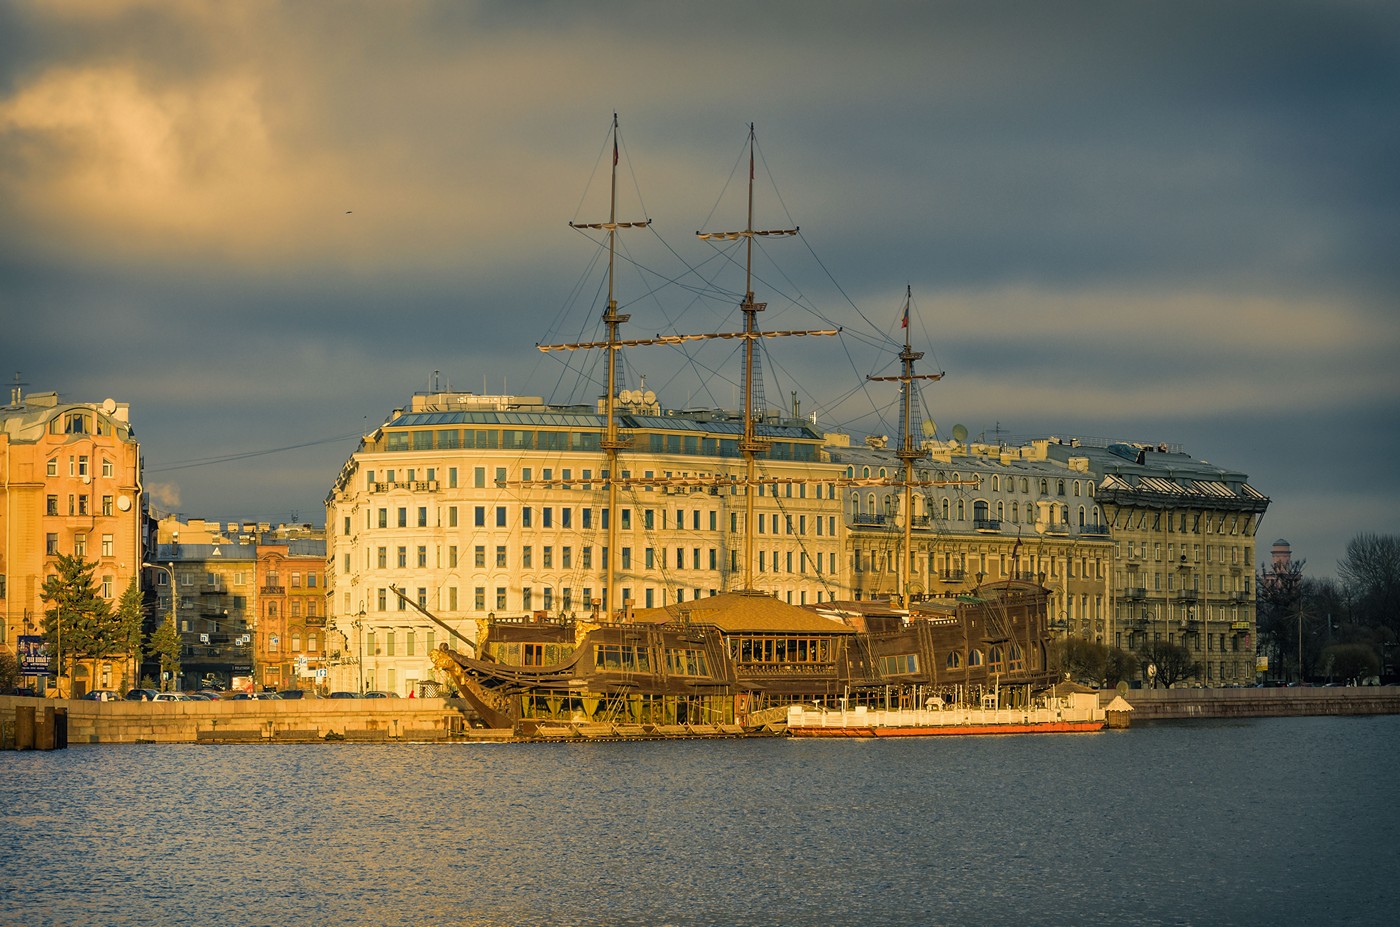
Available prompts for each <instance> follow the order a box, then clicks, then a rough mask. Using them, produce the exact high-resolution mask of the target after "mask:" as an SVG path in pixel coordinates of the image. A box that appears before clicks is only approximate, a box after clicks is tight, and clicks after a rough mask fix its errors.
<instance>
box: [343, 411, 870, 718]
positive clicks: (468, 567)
mask: <svg viewBox="0 0 1400 927" xmlns="http://www.w3.org/2000/svg"><path fill="white" fill-rule="evenodd" d="M619 417H620V421H619V424H620V426H621V429H622V431H623V433H624V434H625V435H626V436H627V437H628V439H629V441H630V444H629V446H628V447H625V448H623V449H622V450H621V451H620V453H619V461H620V463H619V467H618V469H619V471H620V472H619V482H620V494H619V500H618V504H617V509H616V517H617V519H618V524H617V526H616V529H617V531H616V537H617V542H616V544H617V548H618V549H617V551H616V552H614V551H612V550H609V549H608V541H607V538H608V536H609V524H608V519H609V517H610V516H609V514H608V508H607V503H606V490H605V484H604V482H603V480H604V478H605V477H606V476H608V474H607V473H606V467H605V465H604V463H603V461H604V455H603V452H602V450H601V443H602V438H603V435H604V432H605V428H604V425H605V422H604V419H603V416H602V415H600V414H598V412H597V411H596V410H594V409H591V408H589V407H586V406H584V407H578V406H570V407H560V406H547V405H545V404H544V403H543V402H541V401H540V400H539V399H533V398H528V397H507V396H475V395H472V394H462V393H434V394H426V395H418V396H415V397H414V398H413V402H412V405H411V406H410V408H409V409H407V410H403V411H398V412H396V413H395V414H394V415H393V416H391V417H390V419H389V421H387V422H386V423H385V424H384V425H383V426H381V427H380V428H378V429H377V430H376V431H375V432H374V433H373V434H371V435H368V436H366V437H365V439H364V440H363V441H362V442H361V446H360V448H359V449H358V450H357V451H356V452H355V454H354V455H353V456H352V457H351V458H350V460H349V461H348V462H347V463H346V465H345V467H344V469H343V470H342V472H341V474H340V476H339V477H338V478H337V480H336V482H335V486H334V487H333V489H332V491H331V493H330V495H329V497H328V498H327V501H326V519H327V521H326V524H327V547H328V556H329V558H330V578H329V582H330V592H329V595H330V600H331V601H330V615H331V618H332V620H333V621H334V623H335V627H336V629H337V630H338V631H339V632H340V633H341V639H342V641H343V646H344V651H343V653H342V656H341V663H340V665H339V666H338V667H337V668H336V670H335V675H334V676H333V679H332V687H333V688H343V689H351V690H354V689H358V688H361V687H363V688H364V689H367V690H373V689H383V690H390V691H398V692H401V693H406V692H408V691H410V690H411V688H412V685H413V684H414V682H415V681H417V680H421V679H424V678H425V677H426V673H427V666H428V660H427V657H426V653H427V651H428V650H429V649H431V648H432V647H433V646H434V645H435V644H436V643H440V642H444V641H445V640H447V638H448V636H449V635H448V633H447V631H446V630H444V629H443V628H441V627H439V626H437V625H436V624H434V623H433V622H432V621H430V620H428V619H427V618H425V617H424V616H422V615H420V614H419V613H418V612H417V611H416V610H415V609H413V608H412V606H411V605H410V604H408V603H405V602H404V601H403V600H402V599H401V598H399V597H398V596H397V595H396V594H395V593H394V591H393V589H394V587H398V588H401V589H403V590H404V591H405V592H406V593H407V595H408V597H409V598H410V600H412V601H413V602H416V603H418V604H419V605H421V606H422V607H423V608H424V609H426V610H427V611H429V612H431V613H432V614H433V615H435V616H437V617H438V618H440V619H441V620H442V621H444V622H445V623H446V624H447V625H449V626H451V627H452V628H453V629H455V630H456V631H458V632H459V633H461V634H463V635H465V636H466V637H468V638H472V637H474V635H475V630H476V620H477V619H480V618H485V617H487V616H488V615H494V614H499V615H501V616H506V615H521V614H530V613H534V612H548V613H551V614H558V613H568V614H574V615H577V616H579V617H584V616H587V615H589V614H591V613H594V612H597V613H599V614H602V615H615V614H616V613H618V612H620V611H623V610H626V609H629V608H653V607H659V606H663V605H668V604H671V603H674V602H685V601H688V600H693V599H696V598H700V597H702V596H708V595H713V594H715V593H717V592H722V591H728V590H733V589H737V588H742V587H743V585H744V577H745V576H746V575H751V576H752V586H753V587H754V588H757V589H762V590H765V591H768V592H772V593H774V594H776V595H777V596H778V597H779V598H781V599H783V600H784V601H787V602H791V603H793V604H796V605H801V604H808V603H811V604H815V603H817V602H823V601H830V600H832V599H836V598H841V597H843V596H844V595H846V594H847V592H848V589H847V587H846V585H845V584H844V575H845V566H844V560H845V558H844V556H843V555H844V550H845V548H844V538H845V524H844V520H843V518H842V516H841V508H840V504H839V501H838V499H837V493H838V490H837V486H836V477H837V476H838V473H839V472H840V468H839V467H838V466H836V465H835V464H833V463H831V462H830V461H828V460H826V459H824V455H823V454H822V450H821V449H822V445H823V442H824V438H823V435H822V434H821V433H820V432H818V431H816V430H815V429H814V428H813V427H812V425H811V424H810V423H807V422H803V421H793V420H788V421H783V422H780V423H771V424H763V425H760V426H759V427H758V434H759V437H760V438H761V439H763V440H764V441H766V442H769V443H770V445H771V447H770V449H769V450H768V452H767V456H766V457H765V458H764V459H763V460H762V461H761V462H760V465H759V471H758V472H759V477H760V479H762V480H764V481H765V482H763V483H762V484H761V485H759V486H757V487H755V492H756V498H755V499H754V503H755V506H754V515H755V518H754V525H753V530H752V532H751V533H749V534H748V536H749V537H751V538H752V548H751V549H750V550H748V551H746V549H745V544H744V540H743V539H744V538H745V536H746V526H745V524H744V513H745V504H744V503H745V500H744V493H745V491H746V487H745V486H744V485H743V479H744V461H743V458H742V457H741V456H740V452H739V448H738V446H739V441H740V438H741V435H742V431H743V424H742V421H740V420H738V417H737V416H728V415H724V414H721V413H689V414H680V413H668V412H663V411H662V410H661V409H660V407H658V406H657V405H656V404H655V402H654V401H641V400H640V399H638V401H633V402H630V403H623V404H622V405H621V406H620V407H619ZM746 564H747V565H748V567H749V568H750V570H751V573H750V572H749V571H746ZM610 586H611V587H612V588H614V589H615V590H616V592H615V593H614V594H613V596H614V597H615V599H616V601H611V600H610V598H609V593H608V589H609V587H610Z"/></svg>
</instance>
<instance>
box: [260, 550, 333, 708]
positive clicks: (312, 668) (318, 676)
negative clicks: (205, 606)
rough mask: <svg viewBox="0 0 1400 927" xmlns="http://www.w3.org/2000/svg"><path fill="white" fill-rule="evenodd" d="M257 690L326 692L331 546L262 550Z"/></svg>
mask: <svg viewBox="0 0 1400 927" xmlns="http://www.w3.org/2000/svg"><path fill="white" fill-rule="evenodd" d="M256 549H257V602H256V605H255V608H254V611H255V612H256V614H257V620H256V623H255V626H254V629H253V662H254V665H255V666H256V667H257V678H256V679H255V680H254V683H255V685H257V686H260V687H266V688H270V689H278V690H281V689H303V690H306V691H315V690H316V689H317V688H318V687H319V688H324V686H325V685H326V682H327V676H326V675H325V674H324V673H323V672H322V671H324V670H325V669H326V667H327V666H328V663H327V660H328V652H327V644H328V643H329V641H328V640H327V634H328V633H329V632H328V629H327V619H326V581H325V577H326V542H325V541H324V540H321V539H302V540H290V541H282V542H276V541H272V542H265V543H260V544H258V545H257V548H256Z"/></svg>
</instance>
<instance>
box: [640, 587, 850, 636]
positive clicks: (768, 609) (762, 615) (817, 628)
mask: <svg viewBox="0 0 1400 927" xmlns="http://www.w3.org/2000/svg"><path fill="white" fill-rule="evenodd" d="M633 619H634V620H635V621H637V622H644V623H648V624H662V623H665V622H683V621H687V620H688V621H689V622H690V623H691V624H708V625H712V626H714V627H716V628H718V629H719V630H720V631H721V632H722V633H724V634H746V633H762V634H774V633H778V634H783V633H787V634H809V635H810V634H831V635H845V634H854V633H855V631H854V629H852V628H850V627H848V626H846V625H845V624H843V623H841V622H840V621H837V620H835V619H832V618H826V617H823V616H821V615H818V614H816V613H815V612H813V611H811V610H809V609H806V608H802V607H801V606H797V605H788V604H787V603H786V602H783V601H781V600H779V599H778V598H776V597H775V596H772V595H769V594H768V593H766V592H723V593H720V594H719V595H714V596H709V597H708V598H703V599H695V600H693V601H690V602H677V603H673V604H671V605H667V606H664V607H662V608H647V609H641V610H638V611H636V612H634V613H633Z"/></svg>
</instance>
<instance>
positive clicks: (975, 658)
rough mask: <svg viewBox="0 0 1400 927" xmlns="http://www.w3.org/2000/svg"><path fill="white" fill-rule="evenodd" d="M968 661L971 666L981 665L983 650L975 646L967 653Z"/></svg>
mask: <svg viewBox="0 0 1400 927" xmlns="http://www.w3.org/2000/svg"><path fill="white" fill-rule="evenodd" d="M967 663H968V665H969V666H981V665H982V651H980V650H978V649H976V648H975V647H974V648H973V649H972V651H971V652H970V653H969V654H968V655H967Z"/></svg>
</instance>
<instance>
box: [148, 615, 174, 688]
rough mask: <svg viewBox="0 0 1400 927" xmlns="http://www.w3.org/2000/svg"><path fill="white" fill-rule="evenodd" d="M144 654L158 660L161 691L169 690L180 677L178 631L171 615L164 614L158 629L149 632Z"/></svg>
mask: <svg viewBox="0 0 1400 927" xmlns="http://www.w3.org/2000/svg"><path fill="white" fill-rule="evenodd" d="M146 653H147V655H149V656H151V657H154V658H159V659H160V677H161V685H160V687H161V689H169V688H171V686H173V685H174V683H175V680H176V679H178V678H179V677H180V631H179V629H178V628H176V627H175V616H174V615H173V614H170V613H166V616H165V620H164V621H163V622H161V624H160V627H158V628H156V629H155V630H154V631H152V632H151V636H150V639H149V641H148V642H147V645H146Z"/></svg>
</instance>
